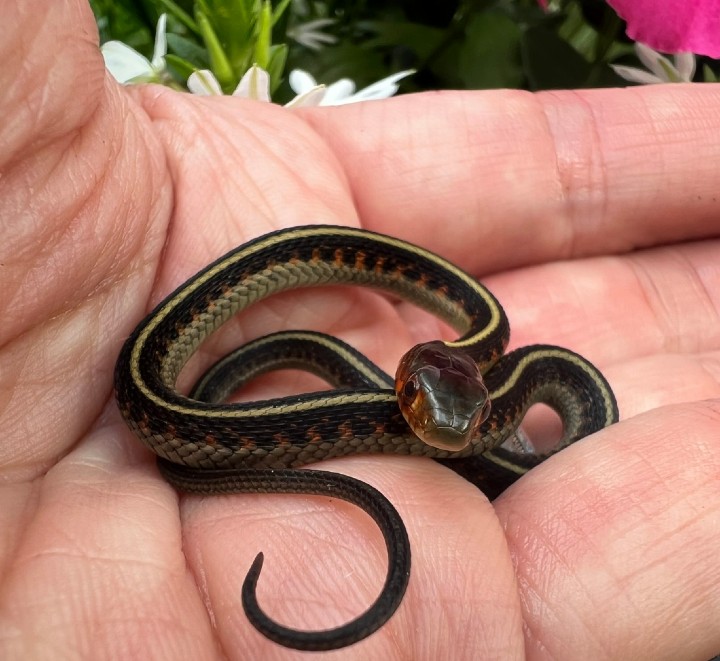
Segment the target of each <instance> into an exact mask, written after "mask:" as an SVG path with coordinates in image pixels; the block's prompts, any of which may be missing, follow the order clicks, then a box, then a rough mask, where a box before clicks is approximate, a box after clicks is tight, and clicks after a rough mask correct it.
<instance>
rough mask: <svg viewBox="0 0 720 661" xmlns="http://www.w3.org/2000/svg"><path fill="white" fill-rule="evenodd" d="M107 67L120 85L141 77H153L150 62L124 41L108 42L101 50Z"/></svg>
mask: <svg viewBox="0 0 720 661" xmlns="http://www.w3.org/2000/svg"><path fill="white" fill-rule="evenodd" d="M100 50H101V51H102V56H103V58H104V60H105V66H106V67H107V69H108V71H109V72H110V73H111V74H112V76H113V78H115V80H117V81H118V82H119V83H127V82H129V81H131V80H133V79H134V78H138V77H140V76H152V75H153V67H152V65H151V64H150V61H149V60H148V59H147V58H146V57H144V56H142V55H140V53H138V52H137V51H136V50H135V49H133V48H130V46H126V45H125V44H124V43H122V41H106V42H105V43H104V44H103V45H102V47H101V48H100Z"/></svg>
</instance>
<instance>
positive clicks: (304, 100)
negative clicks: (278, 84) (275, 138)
mask: <svg viewBox="0 0 720 661" xmlns="http://www.w3.org/2000/svg"><path fill="white" fill-rule="evenodd" d="M412 73H415V72H414V71H413V70H408V71H401V72H399V73H395V74H393V75H392V76H388V77H387V78H383V79H382V80H379V81H378V82H376V83H373V84H372V85H370V86H368V87H366V88H364V89H361V90H360V91H359V92H357V93H354V92H355V83H353V81H352V80H350V79H349V78H343V79H341V80H338V81H337V82H335V83H333V84H332V85H329V86H327V87H326V86H325V85H318V84H317V83H316V82H315V79H314V78H313V77H312V76H311V75H310V74H309V73H307V72H305V71H302V70H301V69H295V70H293V71H291V72H290V87H292V89H293V91H294V92H296V93H297V96H296V97H295V98H294V99H293V100H292V101H290V102H289V103H286V104H285V106H286V107H288V108H297V107H299V106H304V107H308V106H338V105H342V104H345V103H354V102H356V101H370V100H373V99H386V98H387V97H389V96H392V95H393V94H395V92H397V90H398V84H397V83H398V82H399V81H400V80H401V79H402V78H405V77H406V76H409V75H410V74H412ZM187 85H188V89H189V90H190V91H191V92H192V93H193V94H198V95H202V96H208V95H218V94H222V89H221V88H220V83H218V81H217V79H216V78H215V76H214V75H213V73H212V71H208V70H207V69H202V70H200V71H195V72H194V73H192V74H191V75H190V77H189V78H188V81H187ZM232 96H239V97H242V98H245V99H255V100H256V101H270V76H269V75H268V73H267V71H265V70H264V69H262V68H260V67H259V66H257V65H253V66H252V67H250V69H248V70H247V72H246V73H245V75H244V76H243V77H242V79H241V80H240V82H239V83H238V86H237V87H236V88H235V90H234V91H233V93H232Z"/></svg>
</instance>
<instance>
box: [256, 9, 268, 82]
mask: <svg viewBox="0 0 720 661" xmlns="http://www.w3.org/2000/svg"><path fill="white" fill-rule="evenodd" d="M256 26H257V31H256V37H255V48H254V50H253V59H254V61H255V64H257V65H258V66H259V67H262V68H263V69H265V71H267V69H268V63H269V62H270V44H271V41H272V7H271V6H270V2H269V1H268V0H265V2H263V6H262V11H261V12H260V15H259V16H258V19H257V24H256Z"/></svg>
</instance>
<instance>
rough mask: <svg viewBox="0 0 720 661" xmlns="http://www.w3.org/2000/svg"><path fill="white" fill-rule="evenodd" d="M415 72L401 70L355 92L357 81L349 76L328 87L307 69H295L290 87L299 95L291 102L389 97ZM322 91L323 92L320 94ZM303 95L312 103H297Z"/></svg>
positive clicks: (329, 103) (333, 102)
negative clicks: (399, 83)
mask: <svg viewBox="0 0 720 661" xmlns="http://www.w3.org/2000/svg"><path fill="white" fill-rule="evenodd" d="M413 73H415V70H414V69H408V70H406V71H400V72H398V73H394V74H392V75H391V76H388V77H387V78H383V79H382V80H378V81H377V82H376V83H373V84H372V85H368V87H365V88H363V89H361V90H360V91H359V92H355V83H354V82H353V81H352V80H350V79H349V78H341V79H340V80H338V81H336V82H334V83H332V84H331V85H328V86H327V87H326V86H324V85H318V84H317V82H316V81H315V79H314V78H313V77H312V76H311V75H310V74H309V73H307V71H303V70H302V69H294V70H293V71H291V72H290V79H289V82H290V87H292V89H293V91H294V92H295V93H296V94H297V95H298V96H297V97H296V98H295V99H293V100H292V101H291V102H290V104H294V105H320V106H340V105H344V104H346V103H355V102H357V101H372V100H375V99H387V98H388V97H390V96H392V95H393V94H395V92H397V91H398V87H399V85H398V82H399V81H400V80H402V79H403V78H405V77H407V76H409V75H411V74H413ZM321 91H322V94H320V92H321ZM301 97H302V98H303V99H305V100H306V101H307V99H310V100H312V103H307V102H300V103H296V102H297V101H298V99H300V98H301ZM290 104H288V105H290Z"/></svg>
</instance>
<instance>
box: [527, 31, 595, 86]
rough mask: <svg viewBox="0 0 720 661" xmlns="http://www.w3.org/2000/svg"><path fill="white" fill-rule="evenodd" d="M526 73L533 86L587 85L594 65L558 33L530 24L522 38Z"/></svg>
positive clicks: (530, 84)
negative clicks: (530, 26) (532, 26)
mask: <svg viewBox="0 0 720 661" xmlns="http://www.w3.org/2000/svg"><path fill="white" fill-rule="evenodd" d="M522 54H523V61H524V65H525V73H526V74H527V78H528V81H529V87H530V89H532V90H543V89H572V88H577V87H587V85H588V81H589V79H590V76H591V73H592V67H591V65H590V63H589V62H587V60H585V59H584V58H583V57H582V55H580V53H578V52H577V51H576V50H575V49H574V48H572V47H571V46H570V45H569V44H568V43H567V42H566V41H564V40H563V39H561V38H560V37H559V36H558V35H557V34H555V33H554V32H551V31H550V30H547V29H545V28H543V27H534V28H529V29H528V30H526V31H525V33H524V34H523V38H522Z"/></svg>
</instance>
